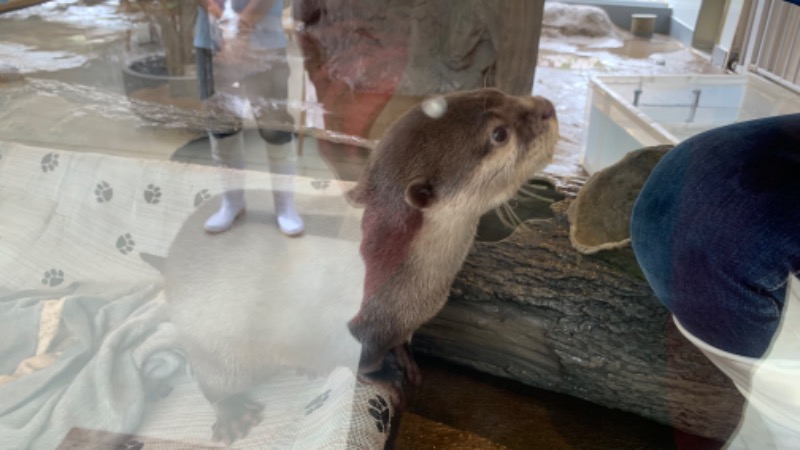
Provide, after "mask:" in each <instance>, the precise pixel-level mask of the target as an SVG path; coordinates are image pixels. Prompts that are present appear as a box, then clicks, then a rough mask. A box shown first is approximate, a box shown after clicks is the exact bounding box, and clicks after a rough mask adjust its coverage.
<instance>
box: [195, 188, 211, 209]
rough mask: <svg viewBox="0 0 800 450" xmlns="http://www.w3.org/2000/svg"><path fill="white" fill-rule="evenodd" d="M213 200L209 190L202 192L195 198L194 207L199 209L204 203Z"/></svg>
mask: <svg viewBox="0 0 800 450" xmlns="http://www.w3.org/2000/svg"><path fill="white" fill-rule="evenodd" d="M210 198H211V194H209V193H208V189H203V190H202V191H200V192H198V193H197V194H195V196H194V207H195V208H197V207H198V206H200V205H202V204H203V202H205V201H206V200H208V199H210Z"/></svg>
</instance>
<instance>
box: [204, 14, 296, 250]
mask: <svg viewBox="0 0 800 450" xmlns="http://www.w3.org/2000/svg"><path fill="white" fill-rule="evenodd" d="M198 4H199V5H200V8H199V10H198V16H197V22H196V26H195V39H194V46H195V49H196V55H197V56H196V58H197V67H198V70H197V72H198V78H199V81H200V83H199V84H200V96H201V98H202V99H203V100H204V101H205V103H206V105H207V107H208V108H209V110H210V111H213V112H214V114H216V115H218V116H219V117H220V118H225V119H226V120H220V124H221V125H220V127H219V128H220V129H213V130H209V140H210V141H211V153H212V155H213V157H214V160H215V161H216V162H217V164H219V165H220V166H224V167H228V168H232V169H236V170H234V171H233V172H234V173H229V174H228V176H227V182H228V186H227V187H226V191H225V193H224V194H223V197H222V205H221V207H220V209H219V210H218V211H217V212H216V213H215V214H214V215H212V216H211V217H210V218H209V219H208V221H207V222H206V224H205V229H206V230H207V231H208V232H211V233H216V232H221V231H225V230H227V229H228V228H230V227H231V225H232V224H233V222H234V221H235V220H236V218H237V217H238V216H239V215H241V214H242V213H243V212H244V209H245V201H244V191H243V190H242V188H243V176H244V175H243V174H242V173H241V172H240V169H243V168H244V148H243V141H242V121H241V116H242V109H243V108H242V106H243V100H244V99H247V100H249V102H250V105H251V107H252V109H253V113H254V116H255V119H256V123H257V125H258V131H259V134H260V135H261V137H262V138H263V139H264V140H265V141H266V142H267V157H268V160H269V164H270V170H271V171H272V172H275V173H277V174H278V176H277V177H273V182H272V188H273V197H274V202H275V212H276V215H277V221H278V226H279V228H280V229H281V231H282V232H283V233H284V234H286V235H289V236H296V235H299V234H301V233H302V232H303V229H304V223H303V220H302V218H301V217H300V215H299V214H298V213H297V211H296V210H295V208H294V199H293V193H292V178H291V176H292V175H294V173H295V160H296V151H295V149H294V145H287V144H292V143H293V142H294V141H295V139H294V134H293V133H292V132H291V131H290V130H292V128H293V127H292V124H293V122H294V121H293V119H292V117H291V115H290V114H289V113H288V110H287V101H288V79H289V64H288V62H287V58H286V36H285V34H284V31H283V27H282V25H281V14H282V10H283V0H234V1H233V4H232V7H233V12H234V14H233V17H234V18H235V20H234V21H233V22H232V23H231V25H232V26H231V27H230V28H231V30H232V31H233V35H232V36H225V37H224V38H223V33H222V31H221V29H220V28H219V25H218V21H217V19H219V18H220V17H222V16H223V12H224V11H225V8H224V7H225V0H198ZM223 123H224V124H225V125H222V124H223ZM231 123H232V124H234V125H229V124H231ZM226 172H228V171H226Z"/></svg>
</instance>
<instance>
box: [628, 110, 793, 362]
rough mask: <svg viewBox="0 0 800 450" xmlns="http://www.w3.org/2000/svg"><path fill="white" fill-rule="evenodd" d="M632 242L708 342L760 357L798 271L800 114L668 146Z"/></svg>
mask: <svg viewBox="0 0 800 450" xmlns="http://www.w3.org/2000/svg"><path fill="white" fill-rule="evenodd" d="M631 241H632V245H633V250H634V252H635V254H636V258H637V259H638V261H639V265H640V266H641V268H642V270H643V271H644V274H645V276H646V278H647V281H648V282H649V283H650V285H651V286H652V288H653V290H654V291H655V294H656V296H657V297H658V298H659V300H660V301H661V302H662V303H663V304H664V305H665V306H666V307H667V308H668V309H669V310H670V311H671V312H672V314H673V315H675V317H676V318H677V319H678V320H679V321H680V322H681V324H682V325H683V326H684V327H686V329H687V330H688V331H689V332H690V333H692V334H693V335H695V336H696V337H698V338H700V339H701V340H703V341H705V342H706V343H708V344H710V345H712V346H714V347H717V348H719V349H721V350H725V351H727V352H731V353H735V354H738V355H742V356H749V357H756V358H757V357H761V356H762V355H763V354H764V352H765V351H766V350H767V348H768V346H769V344H770V341H771V339H772V337H773V334H774V333H775V331H776V329H777V326H778V324H779V321H780V317H781V310H782V308H783V303H784V300H785V297H786V283H787V280H788V277H789V274H790V273H794V274H795V275H797V274H798V273H800V114H794V115H786V116H779V117H773V118H767V119H759V120H753V121H748V122H742V123H737V124H734V125H729V126H725V127H721V128H717V129H713V130H710V131H707V132H705V133H702V134H700V135H697V136H694V137H692V138H690V139H688V140H686V141H684V142H682V143H681V144H679V145H678V146H676V147H675V148H674V149H673V150H671V151H670V152H669V153H667V155H666V156H664V158H663V159H662V160H661V161H660V162H659V164H658V165H657V166H656V168H655V169H654V170H653V172H652V174H651V175H650V177H649V178H648V180H647V183H645V186H644V187H643V188H642V191H641V192H640V194H639V197H638V199H637V201H636V204H635V206H634V210H633V214H632V217H631Z"/></svg>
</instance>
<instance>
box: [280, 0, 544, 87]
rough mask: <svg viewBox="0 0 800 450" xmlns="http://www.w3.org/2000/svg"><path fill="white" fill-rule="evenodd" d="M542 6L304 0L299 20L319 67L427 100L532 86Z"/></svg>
mask: <svg viewBox="0 0 800 450" xmlns="http://www.w3.org/2000/svg"><path fill="white" fill-rule="evenodd" d="M542 3H543V2H530V1H528V0H465V1H463V2H460V3H459V5H458V8H454V7H453V4H452V2H450V1H448V0H417V1H414V2H408V1H405V0H330V1H322V0H303V1H299V2H296V3H295V6H294V17H295V18H296V19H298V20H299V21H301V22H303V25H302V32H301V34H304V35H306V36H305V38H313V39H314V41H315V43H316V44H317V48H316V49H313V50H312V49H309V48H307V46H304V53H305V56H306V58H309V57H311V58H312V59H313V60H315V61H313V62H312V63H311V65H312V66H316V67H314V69H325V70H326V71H327V72H328V73H329V74H330V75H331V76H332V78H335V79H337V80H342V81H344V82H345V83H346V84H347V85H348V86H349V87H350V88H351V89H353V90H359V91H369V92H376V93H383V92H386V91H387V90H389V91H390V92H391V93H394V92H397V93H399V94H403V95H407V96H426V95H430V94H438V93H446V92H452V91H457V90H466V89H474V88H478V87H483V86H497V87H499V88H501V89H503V90H505V91H507V92H509V93H512V94H523V93H530V92H531V89H532V87H533V76H534V70H535V67H536V59H537V52H538V43H539V30H540V22H541V17H542V10H543V4H542ZM307 66H308V62H307ZM310 72H311V73H312V74H313V73H314V70H312V71H310ZM312 80H313V77H312Z"/></svg>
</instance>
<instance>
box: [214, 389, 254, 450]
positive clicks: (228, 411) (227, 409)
mask: <svg viewBox="0 0 800 450" xmlns="http://www.w3.org/2000/svg"><path fill="white" fill-rule="evenodd" d="M214 409H215V410H216V412H217V421H216V423H214V426H213V427H212V428H211V429H212V431H213V435H212V436H211V439H212V440H213V441H214V442H220V441H222V442H224V443H225V444H226V445H231V444H233V442H234V441H236V440H238V439H242V438H244V437H245V436H247V433H249V432H250V429H251V428H253V427H255V426H256V425H258V424H259V423H260V422H261V419H262V416H261V411H263V410H264V405H262V404H260V403H256V402H254V401H251V400H249V399H247V398H246V397H245V396H243V395H235V396H233V397H228V398H226V399H225V400H222V401H220V402H217V403H216V404H215V405H214Z"/></svg>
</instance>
